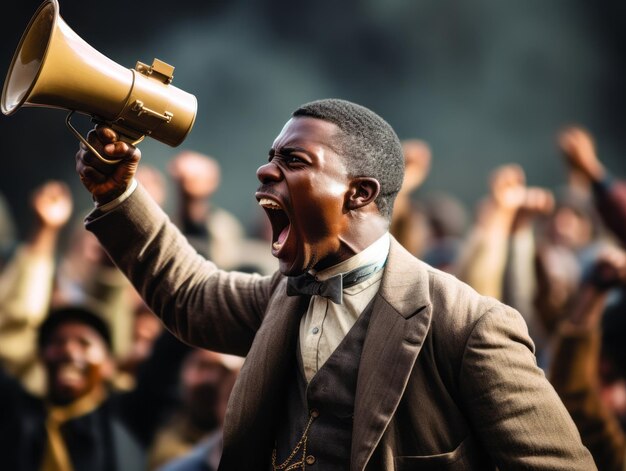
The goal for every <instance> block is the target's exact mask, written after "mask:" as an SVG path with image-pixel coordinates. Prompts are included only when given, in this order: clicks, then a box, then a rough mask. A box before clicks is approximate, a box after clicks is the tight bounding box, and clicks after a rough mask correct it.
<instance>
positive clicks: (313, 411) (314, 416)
mask: <svg viewBox="0 0 626 471" xmlns="http://www.w3.org/2000/svg"><path fill="white" fill-rule="evenodd" d="M319 416H320V411H318V410H317V409H311V417H313V418H314V419H317V418H318V417H319Z"/></svg>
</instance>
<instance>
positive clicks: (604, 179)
mask: <svg viewBox="0 0 626 471" xmlns="http://www.w3.org/2000/svg"><path fill="white" fill-rule="evenodd" d="M559 145H560V148H561V151H562V153H563V156H564V158H565V160H566V162H567V164H568V165H570V166H571V168H573V169H575V170H577V171H578V172H580V174H581V175H583V177H584V178H585V179H586V180H587V182H588V183H589V184H590V185H591V187H592V192H593V200H594V202H595V207H596V209H597V211H598V213H599V215H600V217H601V218H602V221H603V222H604V224H605V225H606V227H607V228H608V229H609V230H610V231H611V232H612V233H613V234H614V235H615V236H616V237H617V239H618V240H619V241H620V243H621V244H622V245H625V244H626V182H624V181H623V180H619V179H615V178H613V177H612V176H611V174H610V173H609V171H608V170H607V169H606V168H605V166H604V165H603V164H602V162H601V161H600V160H599V158H598V155H597V152H596V148H595V144H594V142H593V138H592V136H591V134H590V133H589V132H588V131H586V130H585V129H583V128H581V127H571V128H568V129H566V130H564V131H563V132H562V133H561V134H560V136H559Z"/></svg>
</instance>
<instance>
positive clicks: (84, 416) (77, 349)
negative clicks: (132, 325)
mask: <svg viewBox="0 0 626 471" xmlns="http://www.w3.org/2000/svg"><path fill="white" fill-rule="evenodd" d="M110 348H111V336H110V333H109V330H108V327H107V326H106V324H105V323H104V321H103V320H101V319H100V318H99V317H98V316H97V315H96V314H94V313H92V312H91V311H88V310H86V309H83V308H80V307H68V308H62V309H58V310H57V311H54V312H52V313H51V314H50V315H49V316H48V317H47V318H46V320H45V321H44V323H43V324H42V325H41V328H40V331H39V339H38V350H39V356H40V358H41V361H42V363H43V365H44V368H45V371H46V377H47V384H48V392H47V397H46V400H45V401H42V400H40V399H38V398H35V397H33V396H31V395H29V394H28V393H26V392H25V391H24V390H23V389H22V387H21V385H19V383H17V381H16V380H15V379H13V378H12V377H10V376H8V375H7V373H6V372H5V371H4V370H3V369H1V368H0V401H1V402H2V405H3V412H2V418H1V419H0V453H1V456H2V461H1V462H2V469H11V470H15V471H72V470H74V471H81V470H85V471H87V470H89V471H111V470H115V471H124V470H128V471H132V470H137V469H141V467H142V466H143V451H142V449H141V446H140V444H139V442H138V440H137V437H136V436H134V435H133V433H132V432H131V430H130V428H129V427H128V426H127V425H126V424H125V422H124V421H123V420H122V419H121V415H120V408H119V407H118V406H119V405H120V404H115V403H114V402H112V401H111V399H110V398H108V393H107V391H106V385H105V382H106V379H107V378H110V376H111V374H112V371H113V360H112V357H111V353H110Z"/></svg>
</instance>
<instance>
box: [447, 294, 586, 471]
mask: <svg viewBox="0 0 626 471" xmlns="http://www.w3.org/2000/svg"><path fill="white" fill-rule="evenodd" d="M459 387H460V391H461V397H462V400H463V402H464V408H465V410H466V413H467V415H468V417H469V419H470V422H471V423H472V426H473V427H474V429H475V430H476V432H477V435H478V437H479V438H480V440H481V441H482V442H483V445H484V447H485V449H486V450H488V452H489V453H490V454H491V457H492V460H493V461H494V463H495V464H496V466H497V467H498V468H499V469H501V470H513V469H533V470H552V471H554V470H563V471H566V470H568V471H573V470H580V471H589V470H594V469H596V465H595V464H594V462H593V459H592V457H591V455H590V453H589V451H588V450H587V449H586V448H585V447H584V446H583V445H582V443H581V439H580V435H579V433H578V431H577V429H576V426H575V425H574V423H573V421H572V419H571V417H570V416H569V414H568V412H567V410H566V409H565V407H564V406H563V404H562V402H561V401H560V400H559V397H558V396H557V394H556V392H555V391H554V389H553V388H552V386H551V385H550V383H549V382H548V380H547V379H546V377H545V376H544V373H543V371H542V370H541V369H540V368H538V367H537V364H536V360H535V356H534V347H533V344H532V341H531V340H530V338H529V337H528V333H527V329H526V326H525V324H524V321H523V319H522V317H521V316H520V314H519V313H518V312H517V311H515V310H514V309H511V308H509V307H507V306H504V305H502V304H499V303H498V304H496V305H495V306H493V307H492V308H490V309H489V310H488V311H487V312H485V313H484V314H483V315H482V316H480V317H479V318H478V320H477V321H476V323H475V325H474V327H473V329H472V331H471V333H470V335H469V337H468V339H467V343H466V345H465V351H464V354H463V357H462V364H461V370H460V380H459Z"/></svg>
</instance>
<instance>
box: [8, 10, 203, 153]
mask: <svg viewBox="0 0 626 471" xmlns="http://www.w3.org/2000/svg"><path fill="white" fill-rule="evenodd" d="M173 72H174V67H172V66H171V65H169V64H166V63H165V62H162V61H160V60H158V59H154V62H153V64H152V65H151V66H148V65H146V64H143V63H141V62H137V65H136V66H135V68H134V69H127V68H125V67H122V66H121V65H119V64H117V63H116V62H114V61H112V60H111V59H109V58H108V57H106V56H104V55H103V54H101V53H100V52H98V51H96V50H95V49H94V48H93V47H91V46H90V45H89V44H88V43H87V42H85V41H84V40H83V39H82V38H81V37H80V36H78V35H77V34H76V33H75V32H74V31H72V29H71V28H70V27H69V26H68V25H67V23H65V21H63V18H61V16H60V15H59V4H58V2H57V0H45V1H44V2H43V3H42V4H41V5H40V6H39V8H38V9H37V11H36V12H35V14H34V15H33V17H32V18H31V20H30V23H29V24H28V26H27V28H26V31H24V34H23V35H22V39H21V40H20V43H19V45H18V47H17V50H16V52H15V55H14V56H13V60H12V62H11V66H10V67H9V71H8V73H7V78H6V80H5V82H4V88H3V90H2V101H1V108H2V112H3V113H4V114H5V115H10V114H13V113H15V112H16V111H17V110H18V109H19V108H20V107H22V106H43V107H48V108H62V109H66V110H69V111H70V113H69V114H68V115H67V118H66V123H67V126H68V127H69V129H70V130H71V131H72V133H73V134H74V135H75V136H76V137H77V138H78V139H80V140H81V141H82V142H83V143H84V144H85V145H86V146H88V147H89V148H90V149H91V150H92V152H94V153H95V154H96V155H97V156H98V157H99V158H100V159H101V160H103V161H104V162H106V163H117V162H119V161H114V160H108V159H105V158H104V157H102V156H101V155H100V154H98V152H96V150H95V149H93V148H92V146H91V145H90V144H89V143H88V142H87V140H86V139H85V138H84V137H83V136H82V135H81V134H80V133H79V132H78V131H77V130H76V129H75V128H74V127H73V126H72V124H71V122H70V118H71V117H72V114H73V113H74V112H79V113H83V114H87V115H90V116H91V117H93V118H94V120H96V121H100V122H103V123H106V124H107V125H108V126H110V127H112V128H113V129H115V130H116V131H117V132H118V134H119V135H120V139H121V140H124V141H126V142H128V143H131V144H133V145H134V144H137V143H138V142H140V141H141V140H142V139H143V138H144V137H145V136H150V137H152V138H154V139H156V140H157V141H161V142H164V143H165V144H168V145H170V146H177V145H179V144H180V143H181V142H182V141H183V140H184V139H185V137H186V136H187V134H188V133H189V131H190V130H191V128H192V126H193V123H194V120H195V117H196V109H197V102H196V98H195V97H194V96H193V95H191V94H189V93H187V92H185V91H183V90H181V89H179V88H176V87H174V86H172V85H170V83H171V82H172V78H173Z"/></svg>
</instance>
